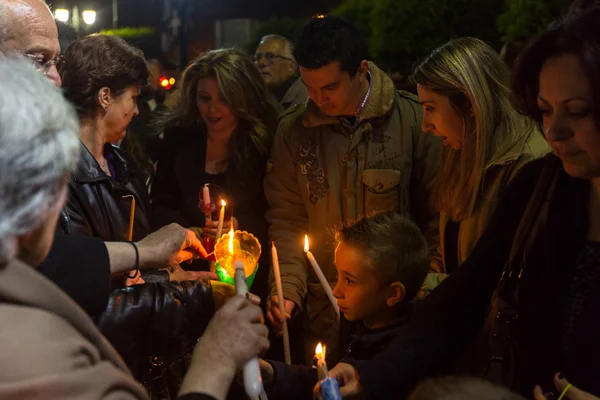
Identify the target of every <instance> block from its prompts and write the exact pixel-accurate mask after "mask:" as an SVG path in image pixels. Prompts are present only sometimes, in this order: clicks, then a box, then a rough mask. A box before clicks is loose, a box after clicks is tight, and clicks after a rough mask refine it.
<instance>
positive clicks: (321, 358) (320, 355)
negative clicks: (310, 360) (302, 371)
mask: <svg viewBox="0 0 600 400" xmlns="http://www.w3.org/2000/svg"><path fill="white" fill-rule="evenodd" d="M325 351H326V349H325V346H323V345H322V344H321V342H319V344H318V345H317V348H316V349H315V358H316V359H317V374H318V375H319V381H322V380H323V379H325V378H327V372H328V371H327V362H326V361H325Z"/></svg>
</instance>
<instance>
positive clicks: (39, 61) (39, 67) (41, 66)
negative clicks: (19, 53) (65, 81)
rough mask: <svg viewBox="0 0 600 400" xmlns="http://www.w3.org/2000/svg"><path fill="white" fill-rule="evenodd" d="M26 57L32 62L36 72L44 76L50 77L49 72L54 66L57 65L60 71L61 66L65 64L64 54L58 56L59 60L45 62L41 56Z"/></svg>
mask: <svg viewBox="0 0 600 400" xmlns="http://www.w3.org/2000/svg"><path fill="white" fill-rule="evenodd" d="M25 56H26V57H27V58H28V59H29V60H31V62H32V63H33V66H34V67H35V69H36V71H38V72H40V73H42V74H43V75H48V72H50V69H51V68H52V66H54V65H56V69H59V68H60V67H61V65H62V64H63V59H64V57H63V56H62V54H61V55H60V56H58V57H57V58H53V59H51V60H48V61H44V60H43V56H40V55H35V54H25Z"/></svg>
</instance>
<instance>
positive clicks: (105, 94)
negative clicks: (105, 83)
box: [98, 87, 111, 110]
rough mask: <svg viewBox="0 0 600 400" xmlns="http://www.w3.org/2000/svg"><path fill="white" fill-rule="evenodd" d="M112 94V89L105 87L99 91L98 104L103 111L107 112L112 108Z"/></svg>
mask: <svg viewBox="0 0 600 400" xmlns="http://www.w3.org/2000/svg"><path fill="white" fill-rule="evenodd" d="M110 100H111V93H110V89H109V88H107V87H103V88H102V89H100V90H98V104H99V105H100V107H102V109H104V110H106V109H107V108H108V107H109V106H110Z"/></svg>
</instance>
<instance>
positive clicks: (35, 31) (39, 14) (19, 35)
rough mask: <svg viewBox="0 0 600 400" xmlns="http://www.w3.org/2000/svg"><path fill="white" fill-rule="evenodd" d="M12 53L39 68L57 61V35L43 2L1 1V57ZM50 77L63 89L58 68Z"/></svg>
mask: <svg viewBox="0 0 600 400" xmlns="http://www.w3.org/2000/svg"><path fill="white" fill-rule="evenodd" d="M10 52H15V53H20V54H25V55H28V56H30V57H31V58H34V59H35V60H36V61H37V62H38V63H39V64H44V63H46V62H48V61H50V60H54V59H56V57H58V55H59V53H60V45H59V42H58V31H57V29H56V23H55V22H54V18H53V17H52V12H51V11H50V9H49V8H48V6H47V5H46V3H45V2H44V1H42V0H1V2H0V53H10ZM47 76H48V78H50V79H52V81H54V83H55V84H56V85H58V86H60V77H59V76H58V71H57V70H56V67H54V66H52V67H51V68H50V69H49V70H48V73H47Z"/></svg>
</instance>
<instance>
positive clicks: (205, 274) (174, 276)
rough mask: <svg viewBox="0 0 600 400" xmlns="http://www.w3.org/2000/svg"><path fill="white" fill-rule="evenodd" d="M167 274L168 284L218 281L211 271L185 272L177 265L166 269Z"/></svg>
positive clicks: (217, 277)
mask: <svg viewBox="0 0 600 400" xmlns="http://www.w3.org/2000/svg"><path fill="white" fill-rule="evenodd" d="M166 270H167V272H168V273H169V282H183V281H203V282H207V281H209V280H210V281H218V280H219V276H218V275H217V274H216V273H214V272H211V271H186V270H184V269H183V268H181V267H180V266H179V265H174V266H172V267H169V268H166Z"/></svg>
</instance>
